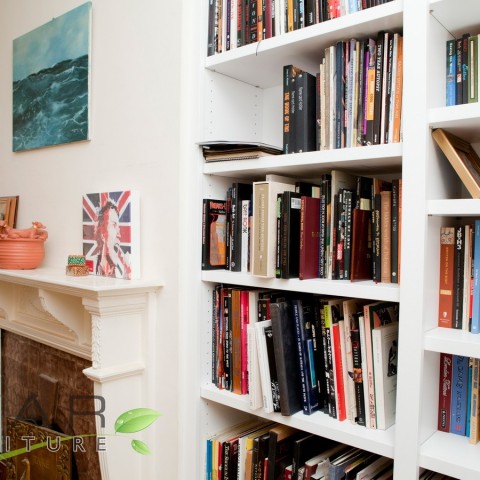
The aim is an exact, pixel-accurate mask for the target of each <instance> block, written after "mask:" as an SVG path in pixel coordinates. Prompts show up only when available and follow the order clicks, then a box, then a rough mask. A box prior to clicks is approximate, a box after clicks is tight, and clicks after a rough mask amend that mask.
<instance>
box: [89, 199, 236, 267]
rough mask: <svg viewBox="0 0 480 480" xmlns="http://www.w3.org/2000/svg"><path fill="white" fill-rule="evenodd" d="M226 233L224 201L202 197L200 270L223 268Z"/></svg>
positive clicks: (224, 263)
mask: <svg viewBox="0 0 480 480" xmlns="http://www.w3.org/2000/svg"><path fill="white" fill-rule="evenodd" d="M84 235H85V234H84ZM226 235H227V232H226V201H225V200H214V199H209V198H205V199H203V211H202V270H213V269H219V268H222V269H224V268H225V265H226ZM92 269H93V265H92Z"/></svg>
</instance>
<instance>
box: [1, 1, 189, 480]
mask: <svg viewBox="0 0 480 480" xmlns="http://www.w3.org/2000/svg"><path fill="white" fill-rule="evenodd" d="M82 3H83V2H82V0H42V1H41V2H39V1H38V0H3V1H2V2H1V4H0V66H1V69H0V72H1V73H0V196H6V195H19V196H20V202H19V211H18V221H17V226H18V227H20V228H24V227H27V226H30V224H31V221H32V220H40V221H42V222H43V223H44V224H45V225H47V229H48V232H49V239H48V241H47V243H46V258H45V261H44V266H47V267H59V268H63V266H64V265H65V263H66V259H67V256H68V255H69V254H74V253H79V252H81V242H82V215H81V214H82V209H81V196H82V194H83V193H86V192H94V191H113V190H117V189H118V190H120V189H136V190H138V191H140V195H141V237H142V244H141V247H142V273H143V276H145V277H155V276H159V277H160V278H161V280H162V282H163V284H164V288H163V289H162V291H161V294H160V297H159V308H158V322H157V327H156V330H155V331H152V332H151V334H152V336H153V338H154V344H155V346H156V348H155V352H154V355H153V356H150V357H149V364H148V365H147V370H148V373H149V375H152V374H153V375H154V376H155V378H156V379H157V382H156V385H157V387H156V391H155V392H152V394H151V403H150V404H149V405H132V408H135V407H139V406H144V407H151V408H155V409H157V410H159V411H160V412H161V413H162V417H160V419H159V420H157V422H156V423H155V428H156V433H157V435H156V444H155V445H150V447H151V449H152V450H153V451H154V453H153V454H152V455H151V456H150V457H145V458H144V459H142V461H145V462H149V463H150V465H156V466H158V467H154V468H158V470H156V471H160V470H159V469H160V466H162V465H169V466H174V465H176V463H177V462H176V459H177V441H178V433H177V430H178V425H177V422H178V415H179V410H178V385H177V383H178V371H177V366H176V365H177V362H176V358H177V348H176V347H177V341H178V318H177V317H178V306H177V302H178V289H177V284H178V273H177V272H178V228H179V225H178V223H179V220H178V214H179V212H178V207H177V205H178V194H179V187H178V185H179V151H180V141H179V134H180V127H179V118H180V108H179V102H180V95H179V91H180V66H181V61H180V57H179V52H180V37H181V35H180V28H179V26H180V24H181V22H180V19H181V12H180V10H181V8H180V7H181V4H182V2H180V1H179V2H176V1H167V0H135V1H132V0H130V1H125V0H122V1H120V2H118V1H116V0H93V2H92V4H93V7H92V11H93V12H92V13H93V39H92V40H93V48H92V59H91V66H92V70H91V75H92V94H91V114H92V115H91V121H92V124H91V132H92V135H91V141H89V142H82V143H77V144H71V145H65V146H56V147H49V148H44V149H41V150H35V151H29V152H22V153H15V154H14V153H12V150H11V143H12V142H11V137H12V41H13V39H14V38H16V37H18V36H21V35H23V34H25V33H27V32H29V31H31V30H33V29H34V28H36V27H38V26H40V25H42V24H44V23H46V22H48V21H49V20H50V19H52V18H53V17H56V16H59V15H62V14H63V13H65V12H67V11H69V10H71V9H72V8H75V7H77V6H78V5H80V4H82ZM118 348H120V349H121V348H128V338H123V337H122V332H121V331H119V332H118ZM107 408H108V406H107ZM112 427H113V426H112ZM132 455H137V454H136V453H132ZM150 471H151V470H150ZM170 474H171V475H172V476H170V475H169V478H174V476H173V475H174V472H170ZM139 478H141V477H139ZM156 478H162V475H161V474H159V475H157V476H156ZM115 480H122V479H115ZM145 480H147V479H145ZM148 480H150V479H148ZM152 480H153V479H152Z"/></svg>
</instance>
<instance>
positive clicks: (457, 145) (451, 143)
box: [432, 128, 480, 198]
mask: <svg viewBox="0 0 480 480" xmlns="http://www.w3.org/2000/svg"><path fill="white" fill-rule="evenodd" d="M432 137H433V139H434V140H435V142H436V143H437V145H438V146H439V147H440V149H441V150H442V152H443V153H444V154H445V156H446V157H447V159H448V161H449V162H450V164H451V165H452V167H453V169H454V170H455V172H457V175H458V176H459V177H460V179H461V180H462V182H463V184H464V185H465V188H466V189H467V190H468V192H469V193H470V195H471V196H472V198H480V158H479V156H478V155H477V153H476V152H475V150H474V149H473V147H472V145H471V144H470V143H468V142H467V141H465V140H463V139H461V138H459V137H457V136H456V135H454V134H453V133H450V132H447V131H446V130H443V128H437V129H435V130H433V132H432Z"/></svg>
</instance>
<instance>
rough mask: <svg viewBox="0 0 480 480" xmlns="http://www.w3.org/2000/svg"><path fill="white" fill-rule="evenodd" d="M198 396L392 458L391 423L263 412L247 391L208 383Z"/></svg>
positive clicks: (319, 414)
mask: <svg viewBox="0 0 480 480" xmlns="http://www.w3.org/2000/svg"><path fill="white" fill-rule="evenodd" d="M201 396H202V398H204V399H206V400H211V401H214V402H217V403H220V404H222V405H226V406H228V407H232V408H235V409H237V410H241V411H243V412H247V413H251V414H252V415H256V416H258V417H262V418H266V419H269V420H273V421H276V422H279V423H282V424H285V425H290V426H292V427H294V428H298V429H300V430H303V431H306V432H310V433H313V434H316V435H320V436H322V437H326V438H331V439H334V440H336V441H338V442H343V443H347V444H349V445H352V446H354V447H358V448H363V449H365V450H369V451H371V452H375V453H378V454H379V455H384V456H386V457H390V458H393V444H394V438H395V427H394V426H393V427H390V428H389V429H388V430H385V431H384V430H375V429H368V428H365V427H362V426H360V425H354V424H352V423H350V422H349V421H343V422H339V421H338V420H336V419H334V418H331V417H329V416H328V415H327V414H325V413H323V412H315V413H313V414H312V415H304V414H303V412H298V413H296V414H294V415H291V416H284V415H281V414H280V413H265V412H264V411H263V409H262V408H259V409H257V410H251V409H250V407H249V405H248V397H247V396H246V395H236V394H234V393H232V392H229V391H224V390H219V389H218V388H216V387H215V386H214V385H211V384H210V385H204V386H202V388H201Z"/></svg>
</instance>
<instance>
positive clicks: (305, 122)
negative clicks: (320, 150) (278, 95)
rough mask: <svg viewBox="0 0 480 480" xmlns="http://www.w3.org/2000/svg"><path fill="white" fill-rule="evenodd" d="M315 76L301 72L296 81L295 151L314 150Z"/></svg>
mask: <svg viewBox="0 0 480 480" xmlns="http://www.w3.org/2000/svg"><path fill="white" fill-rule="evenodd" d="M315 83H316V79H315V75H312V74H311V73H308V72H305V71H301V72H300V73H299V74H298V76H297V78H296V80H295V88H296V97H297V111H296V113H295V115H296V117H295V130H294V135H295V140H294V143H295V151H296V152H311V151H315V150H316V124H315V120H316V104H315V100H316V88H315Z"/></svg>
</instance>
